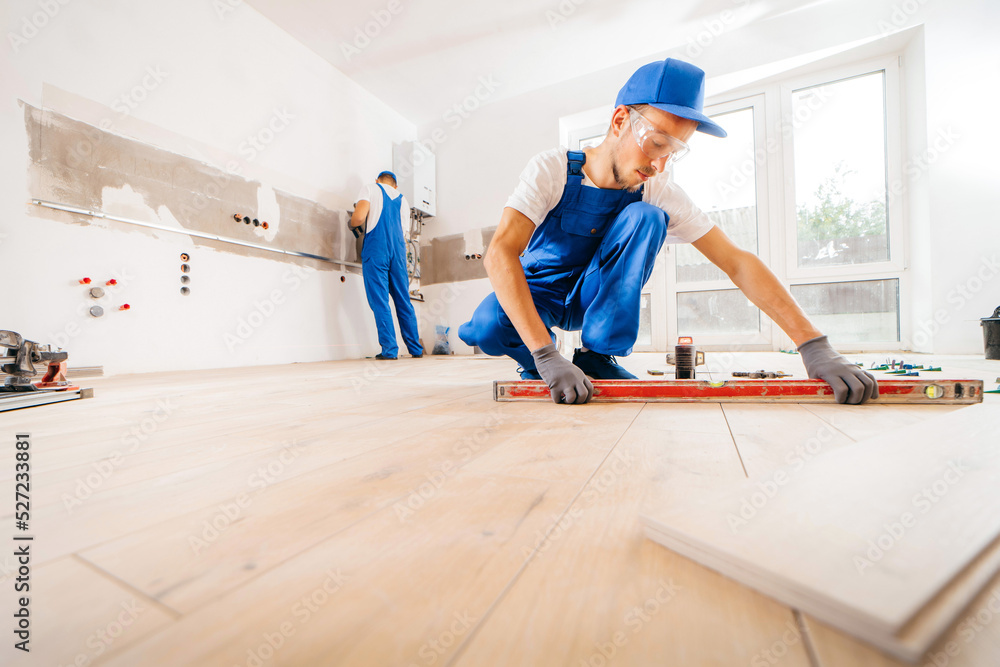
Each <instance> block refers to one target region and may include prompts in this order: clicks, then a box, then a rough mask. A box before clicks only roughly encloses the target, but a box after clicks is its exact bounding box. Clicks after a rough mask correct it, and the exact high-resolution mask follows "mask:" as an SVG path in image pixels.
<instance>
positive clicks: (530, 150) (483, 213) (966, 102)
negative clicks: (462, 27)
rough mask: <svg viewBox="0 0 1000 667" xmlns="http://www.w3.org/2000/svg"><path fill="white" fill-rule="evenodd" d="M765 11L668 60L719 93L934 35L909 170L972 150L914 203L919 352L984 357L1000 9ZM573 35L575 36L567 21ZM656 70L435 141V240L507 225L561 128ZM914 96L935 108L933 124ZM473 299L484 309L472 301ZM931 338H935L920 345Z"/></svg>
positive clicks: (915, 71) (500, 106) (928, 43)
mask: <svg viewBox="0 0 1000 667" xmlns="http://www.w3.org/2000/svg"><path fill="white" fill-rule="evenodd" d="M765 6H766V5H765V4H764V3H747V2H734V3H733V7H732V11H733V14H732V15H731V17H732V20H730V21H728V22H722V23H721V24H720V23H716V24H710V23H709V22H706V23H705V25H704V26H702V27H701V28H700V29H699V30H696V31H695V32H694V33H692V34H691V35H690V36H689V38H688V39H687V40H684V41H682V42H680V43H679V44H678V45H677V47H676V48H674V49H672V50H670V51H664V52H663V53H661V54H660V56H659V57H667V56H673V57H679V58H683V59H686V60H691V61H693V62H695V63H697V64H699V65H700V66H702V67H703V68H705V70H706V71H707V72H708V73H709V74H710V76H711V78H710V80H709V90H710V92H712V91H714V92H716V93H718V92H721V91H722V90H723V89H725V88H727V87H729V88H735V87H737V86H742V85H745V84H746V83H749V82H750V81H752V80H754V78H755V77H756V78H765V77H769V76H772V75H774V74H775V73H776V72H777V71H780V67H782V66H784V65H781V63H784V62H786V61H790V60H794V59H796V58H800V57H802V56H806V57H807V58H808V54H817V55H816V56H815V57H816V58H819V57H821V56H822V55H823V54H826V53H830V52H834V51H836V50H837V49H838V48H842V47H843V46H844V45H848V44H853V43H856V42H859V41H862V40H868V39H872V38H876V37H879V36H881V35H884V34H888V33H889V32H891V31H895V30H899V29H903V28H908V27H912V26H916V25H920V24H923V25H924V26H925V33H924V36H923V37H922V38H921V39H922V42H921V43H917V44H915V45H912V44H911V47H910V49H909V50H908V52H907V53H908V55H909V56H910V57H911V59H912V57H914V56H916V55H919V54H920V52H921V51H922V50H925V52H926V65H925V66H924V65H923V64H921V63H909V64H907V65H906V66H907V67H910V68H911V69H910V70H908V72H907V74H906V76H907V77H909V79H910V81H911V84H912V83H914V82H916V83H917V84H920V83H922V82H923V79H924V77H925V78H926V81H925V83H926V87H925V89H924V88H922V86H921V85H911V86H910V87H909V88H908V89H907V90H904V96H906V95H910V99H909V101H910V102H911V105H910V106H911V110H910V112H909V113H907V112H906V110H905V109H904V117H905V122H907V123H908V126H907V128H906V132H905V133H904V135H905V138H906V143H907V145H906V147H905V149H904V150H905V155H904V160H905V159H908V158H913V157H916V156H920V155H924V154H925V153H926V151H928V150H929V149H930V146H932V145H933V142H934V140H935V138H936V137H937V135H938V132H940V131H945V130H947V128H952V129H953V130H954V131H955V132H957V133H958V135H959V137H960V138H959V139H958V140H957V141H956V142H955V143H954V145H952V146H950V147H949V148H948V150H947V151H946V152H944V153H942V154H941V155H939V156H935V157H936V159H935V160H934V162H933V163H932V164H930V166H929V168H927V169H925V170H921V172H920V174H919V175H918V176H917V178H916V179H915V180H914V181H913V182H912V183H910V189H909V191H908V193H907V205H908V207H909V221H910V224H911V225H912V229H911V230H910V242H911V256H910V269H911V271H913V272H914V280H913V285H914V294H913V296H912V299H911V301H912V302H913V303H912V306H913V307H912V312H913V313H914V322H913V329H914V332H915V335H914V340H913V341H912V344H913V347H914V349H919V350H922V351H927V352H936V353H942V354H958V353H968V354H981V353H982V351H983V344H982V334H981V329H980V326H979V323H978V318H980V317H984V316H988V315H989V314H990V313H992V311H993V308H995V307H996V306H997V305H1000V269H998V270H996V271H994V270H992V269H991V268H990V267H991V266H992V264H990V262H991V261H993V257H994V256H996V257H997V259H1000V225H998V218H997V214H996V204H995V202H994V195H993V193H994V191H995V188H996V186H995V182H996V178H997V173H998V171H997V168H996V155H998V154H1000V134H998V133H997V132H995V131H994V130H993V127H992V123H991V120H992V119H993V117H994V116H995V114H996V109H997V107H998V105H1000V97H998V91H997V89H996V86H995V85H993V78H995V76H994V73H995V72H997V71H1000V45H998V44H997V42H996V39H995V36H994V35H993V32H995V27H996V26H997V25H1000V4H998V3H992V2H981V1H979V0H956V1H955V2H951V3H933V2H926V1H921V0H876V1H875V2H872V1H870V0H865V1H863V2H862V1H861V0H841V1H839V2H828V3H812V4H806V5H805V6H804V7H803V8H802V9H801V10H799V11H797V12H791V13H787V14H784V15H780V16H768V15H761V14H760V12H761V8H763V7H765ZM761 19H766V20H761ZM720 26H721V30H720ZM566 28H567V29H571V28H572V26H571V25H570V24H569V23H567V24H566ZM904 55H906V54H904ZM649 60H653V58H649V59H645V60H643V61H641V62H635V63H630V64H627V65H624V66H621V67H615V68H611V69H607V70H604V71H602V72H598V73H595V74H593V75H589V76H586V77H581V78H579V79H575V80H572V81H567V82H564V83H562V84H559V85H555V86H551V87H549V88H547V89H544V90H540V91H535V92H532V93H528V94H525V95H521V96H519V97H517V98H513V99H507V100H503V101H501V102H497V103H495V104H489V100H486V104H485V105H484V106H481V107H480V108H478V109H475V110H474V111H473V112H471V113H469V115H468V118H466V119H464V122H463V123H462V124H461V125H459V126H458V127H457V128H445V130H446V133H445V135H444V141H437V142H435V143H436V150H437V155H438V171H437V181H438V195H439V196H438V217H436V218H434V219H433V220H431V221H430V222H429V223H428V224H427V226H426V227H425V234H427V235H428V236H434V235H447V234H456V233H462V232H464V231H466V230H467V229H470V228H475V227H486V226H489V225H495V224H496V223H497V221H498V220H499V217H500V213H501V211H502V208H503V205H504V202H505V201H506V198H507V196H508V195H509V193H510V192H511V191H512V189H513V187H514V185H515V183H516V180H517V176H518V174H519V173H520V170H521V169H522V168H523V166H524V164H525V163H526V161H527V160H528V159H529V158H530V157H531V156H532V155H533V154H535V153H536V152H538V151H541V150H545V149H547V148H551V147H553V146H555V145H557V143H558V141H559V131H558V127H559V126H558V123H559V118H560V117H561V116H566V115H569V114H574V113H578V112H581V111H585V110H588V109H593V108H597V107H600V106H602V105H610V104H611V103H612V102H613V100H614V96H615V95H616V94H617V91H618V88H619V87H620V86H621V85H622V84H623V83H624V81H625V80H626V79H627V78H628V76H629V74H631V72H632V71H634V69H635V68H636V67H637V66H639V65H641V64H643V63H644V62H647V61H649ZM775 63H778V65H775ZM798 64H801V62H799V63H798ZM788 66H789V67H790V66H791V65H788ZM776 68H777V69H776ZM486 74H489V73H486ZM914 95H920V96H922V99H923V100H924V101H925V104H926V114H925V113H924V109H922V108H920V105H919V104H917V103H916V102H919V101H920V100H914V99H913V96H914ZM905 103H906V101H905V99H904V104H905ZM441 128H442V124H441V123H432V124H429V125H426V126H422V127H421V128H420V136H421V138H422V139H425V140H426V139H428V137H430V136H431V132H432V131H433V130H435V129H441ZM439 136H440V135H439ZM991 271H992V273H993V277H989V276H990V274H991ZM977 273H979V274H980V275H977ZM983 278H987V279H986V280H983ZM475 289H481V290H482V294H481V296H485V294H486V293H488V291H489V287H488V285H479V286H477V287H476V288H475ZM960 290H965V294H964V295H963V293H962V292H961V291H960ZM464 294H465V297H464V298H465V299H469V300H473V299H472V294H471V291H467V292H465V293H464ZM470 314H471V310H470V311H469V312H468V313H458V312H456V313H455V316H456V319H455V322H454V323H453V324H454V325H455V326H457V325H458V324H459V323H461V322H462V321H464V319H467V317H468V315H470ZM935 317H936V318H937V320H938V321H937V322H936V323H935V322H934V321H933V320H934V318H935ZM918 331H926V333H925V334H924V335H917V334H916V332H918ZM459 349H460V348H459Z"/></svg>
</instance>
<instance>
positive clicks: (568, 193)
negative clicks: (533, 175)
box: [458, 151, 668, 370]
mask: <svg viewBox="0 0 1000 667" xmlns="http://www.w3.org/2000/svg"><path fill="white" fill-rule="evenodd" d="M567 156H568V158H569V164H567V167H566V188H565V189H564V190H563V194H562V198H561V199H560V200H559V203H558V204H556V207H555V208H553V209H552V210H551V211H550V212H549V214H548V215H547V216H546V217H545V220H543V221H542V223H541V224H540V225H538V227H537V228H536V229H535V232H534V234H532V236H531V240H530V241H529V243H528V247H527V248H526V249H525V251H524V253H522V255H521V265H522V266H523V267H524V275H525V277H526V278H527V280H528V289H530V290H531V298H532V300H533V301H534V304H535V308H536V309H537V310H538V315H539V316H540V317H541V318H542V322H543V323H544V324H545V326H546V327H550V328H551V327H553V326H555V327H559V328H560V329H563V330H565V331H581V332H582V333H581V339H582V341H583V345H584V347H587V348H589V349H591V350H593V351H595V352H599V353H601V354H612V355H619V356H626V355H628V354H630V353H631V352H632V346H633V345H635V341H636V338H638V336H639V304H640V299H641V295H642V286H643V285H645V284H646V281H647V280H648V279H649V276H650V274H651V273H652V271H653V265H654V263H655V262H656V255H657V254H658V253H659V252H660V248H661V247H662V246H663V242H664V240H665V239H666V236H667V220H668V216H667V214H666V212H664V211H663V210H662V209H660V208H658V207H656V206H653V205H651V204H646V203H644V202H643V201H642V189H641V188H640V189H639V190H638V191H636V192H629V191H627V190H606V189H602V188H595V187H590V186H585V185H583V164H584V162H585V161H586V155H585V154H584V153H583V152H582V151H569V152H568V153H567ZM550 334H551V332H550ZM458 336H459V338H461V339H462V340H463V341H464V342H465V343H466V344H467V345H476V346H478V347H479V349H481V350H482V351H483V352H485V353H486V354H490V355H493V356H502V355H508V356H510V357H512V358H513V359H514V360H516V361H517V363H519V364H520V365H521V367H522V368H524V369H525V370H532V369H534V368H535V362H534V359H532V357H531V352H530V351H529V350H528V348H527V347H526V346H525V345H524V343H523V342H522V341H521V337H520V336H519V335H518V333H517V330H516V329H515V328H514V325H513V324H512V323H511V321H510V318H508V317H507V314H506V313H505V312H504V311H503V308H501V307H500V303H499V302H498V301H497V297H496V294H490V295H489V296H488V297H486V298H485V299H484V300H483V302H482V303H481V304H479V306H478V307H477V308H476V311H475V312H474V313H473V315H472V319H471V320H470V321H468V322H466V323H465V324H463V325H462V326H461V327H459V330H458ZM552 339H553V341H555V335H554V334H552Z"/></svg>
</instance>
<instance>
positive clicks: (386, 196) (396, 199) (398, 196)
mask: <svg viewBox="0 0 1000 667" xmlns="http://www.w3.org/2000/svg"><path fill="white" fill-rule="evenodd" d="M375 185H377V186H378V189H379V190H381V191H382V194H383V195H384V196H385V198H386V200H388V201H391V202H393V203H395V202H397V201H401V200H402V199H403V193H402V192H400V193H399V194H398V195H397V196H396V198H395V199H393V198H392V197H390V196H389V192H388V191H387V190H386V189H385V188H384V187H382V184H381V183H376V184H375Z"/></svg>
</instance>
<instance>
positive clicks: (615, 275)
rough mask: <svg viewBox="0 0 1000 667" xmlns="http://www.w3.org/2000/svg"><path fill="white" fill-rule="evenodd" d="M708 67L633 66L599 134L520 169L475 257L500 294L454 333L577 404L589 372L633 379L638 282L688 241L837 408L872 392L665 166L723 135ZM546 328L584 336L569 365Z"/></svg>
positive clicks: (589, 388) (586, 390) (669, 62)
mask: <svg viewBox="0 0 1000 667" xmlns="http://www.w3.org/2000/svg"><path fill="white" fill-rule="evenodd" d="M704 96H705V73H704V72H703V71H702V70H701V69H699V68H698V67H695V66H694V65H691V64H690V63H686V62H683V61H680V60H675V59H673V58H667V59H666V60H663V61H658V62H653V63H649V64H648V65H644V66H643V67H640V68H639V69H638V70H637V71H636V72H635V73H634V74H633V75H632V76H631V78H629V80H628V81H627V82H626V83H625V86H624V87H623V88H622V89H621V91H620V92H619V93H618V98H617V100H616V101H615V110H614V112H613V114H612V116H611V125H610V127H609V128H608V132H607V135H606V136H605V138H604V140H603V141H602V143H601V144H600V145H598V146H595V147H592V148H586V149H584V150H582V151H565V150H562V149H556V150H550V151H546V152H544V153H540V154H539V155H537V156H535V157H534V158H533V159H532V160H531V161H530V162H529V163H528V166H527V167H526V168H525V169H524V171H523V172H522V173H521V179H520V182H519V184H518V186H517V188H516V189H515V191H514V194H513V195H511V197H510V198H509V199H508V201H507V206H506V207H505V208H504V211H503V215H502V217H501V219H500V224H499V225H498V226H497V230H496V233H495V234H494V236H493V240H492V241H491V242H490V246H489V248H488V249H487V251H486V255H485V256H484V258H483V260H484V261H483V263H484V265H485V267H486V271H487V274H488V275H489V278H490V282H491V284H492V286H493V289H494V290H495V292H494V293H493V294H490V295H489V296H488V297H487V298H486V299H485V300H483V302H482V303H481V304H480V305H479V306H478V307H477V308H476V310H475V312H474V313H473V315H472V319H471V320H470V321H469V322H466V323H465V324H463V325H462V326H461V327H460V328H459V332H458V335H459V337H460V338H461V339H462V340H463V341H464V342H465V343H466V344H468V345H476V346H478V347H479V348H480V349H481V350H482V351H483V352H485V353H487V354H491V355H496V356H500V355H508V356H510V357H512V358H513V359H515V360H516V361H517V362H518V363H519V364H520V366H521V378H522V379H535V380H544V381H545V382H546V384H547V385H548V386H549V389H550V391H551V395H552V400H553V401H555V402H556V403H585V402H587V401H588V400H590V398H591V396H592V395H593V385H592V384H591V382H590V379H589V378H595V379H635V376H634V375H632V374H631V373H629V372H628V371H627V370H625V369H624V368H622V367H621V366H620V365H619V364H618V363H617V360H616V359H615V356H626V355H628V354H630V353H631V352H632V347H633V346H634V345H635V341H636V338H637V337H638V333H639V306H640V298H641V291H642V287H643V285H645V283H646V281H647V280H648V279H649V276H650V274H651V273H652V271H653V265H654V263H655V261H656V256H657V254H658V253H659V251H660V248H661V247H662V246H663V244H664V242H671V243H677V242H686V243H691V244H692V245H693V246H694V247H695V248H697V249H698V250H699V251H700V252H702V253H703V254H704V255H705V256H706V257H707V258H708V259H709V260H710V261H711V262H713V263H714V264H715V265H717V266H718V267H719V268H720V269H722V270H723V271H724V272H725V273H726V275H728V276H729V277H730V279H731V280H732V281H733V282H734V283H735V284H736V286H737V287H739V288H740V289H741V290H742V291H743V293H744V294H746V296H747V297H748V298H749V299H750V300H751V301H752V302H753V303H755V304H756V305H757V306H758V307H760V309H761V310H763V311H764V312H765V313H766V314H767V315H768V316H769V317H771V319H773V320H774V321H775V322H776V323H777V324H778V325H779V326H780V327H781V328H782V329H783V330H784V331H785V333H787V334H788V335H789V336H790V337H791V338H792V340H793V341H795V343H796V344H797V345H798V350H799V353H800V354H801V356H802V361H803V363H804V364H805V367H806V370H807V372H808V374H809V377H813V378H822V379H823V380H825V381H827V382H828V383H829V384H830V385H831V387H832V388H833V390H834V393H835V396H836V399H837V400H838V401H839V402H841V403H845V402H846V403H862V402H864V401H866V400H868V399H869V398H873V397H877V396H878V385H877V384H876V382H875V379H874V378H873V377H872V376H871V375H869V374H868V373H866V372H865V371H864V370H862V369H860V368H858V367H857V366H855V365H853V364H851V363H850V362H849V361H848V360H847V359H845V358H844V357H843V356H841V355H839V354H837V352H835V351H834V349H833V347H832V346H831V345H830V343H829V342H828V341H827V338H826V336H824V335H823V334H822V333H821V332H820V331H819V330H818V329H816V327H815V326H813V325H812V323H811V322H810V321H809V319H808V318H807V317H806V315H805V313H804V312H803V311H802V309H801V308H800V307H799V305H798V304H797V303H796V302H795V300H794V299H793V298H792V296H791V294H790V293H789V292H788V290H787V289H786V288H785V287H784V286H783V285H782V284H781V283H780V282H779V281H778V279H777V277H775V275H774V274H773V273H772V272H771V271H770V270H769V269H768V268H767V267H766V266H765V265H764V263H763V262H761V260H760V259H759V258H758V257H757V256H756V255H754V254H753V253H750V252H747V251H745V250H741V249H740V248H739V247H737V246H736V245H735V244H734V243H733V242H732V241H731V240H730V239H729V238H728V237H727V236H726V235H725V233H723V231H722V230H721V229H719V228H718V227H716V226H715V225H714V224H713V223H712V222H711V220H710V219H709V218H708V217H707V216H706V215H705V214H704V213H703V212H702V211H700V210H699V209H698V208H697V207H696V206H695V205H694V204H693V203H692V202H691V200H690V198H689V197H688V196H687V194H685V193H684V191H683V190H681V188H680V187H678V185H677V184H676V183H675V182H674V180H673V178H672V176H671V174H670V172H667V171H666V169H667V167H668V165H670V164H671V163H673V162H676V161H677V160H680V159H681V158H682V157H684V155H685V154H686V153H687V152H688V145H687V141H688V140H689V139H690V138H691V136H692V135H693V134H694V133H695V132H696V131H698V132H704V133H705V134H709V135H712V136H715V137H725V136H726V132H725V130H723V129H722V128H721V127H720V126H719V125H718V124H716V123H715V122H714V121H713V120H712V119H710V118H709V117H708V116H706V115H705V114H704V112H703V104H704ZM551 327H559V328H561V329H563V330H566V331H580V332H581V341H582V344H583V346H582V347H580V348H579V349H577V350H576V351H575V354H574V355H573V360H572V361H570V360H569V359H566V358H565V357H563V356H562V355H561V354H560V353H559V351H558V350H557V349H556V347H555V344H554V341H555V335H554V334H553V333H552V331H551Z"/></svg>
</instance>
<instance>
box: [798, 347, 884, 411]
mask: <svg viewBox="0 0 1000 667" xmlns="http://www.w3.org/2000/svg"><path fill="white" fill-rule="evenodd" d="M799 354H800V355H802V363H803V364H805V367H806V372H807V373H808V374H809V377H811V378H818V379H820V380H825V381H826V383H827V384H829V385H830V387H832V388H833V395H834V397H836V399H837V402H838V403H852V404H857V403H864V402H865V401H867V400H868V399H869V398H878V382H876V381H875V378H874V377H872V376H871V374H870V373H867V372H866V371H865V370H864V369H862V368H859V367H857V366H855V365H854V364H852V363H851V362H850V361H848V360H847V359H845V358H844V357H843V355H840V354H838V353H837V351H836V350H834V349H833V346H831V345H830V341H828V340H827V339H826V336H819V337H818V338H813V339H812V340H807V341H806V342H804V343H802V345H799Z"/></svg>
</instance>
